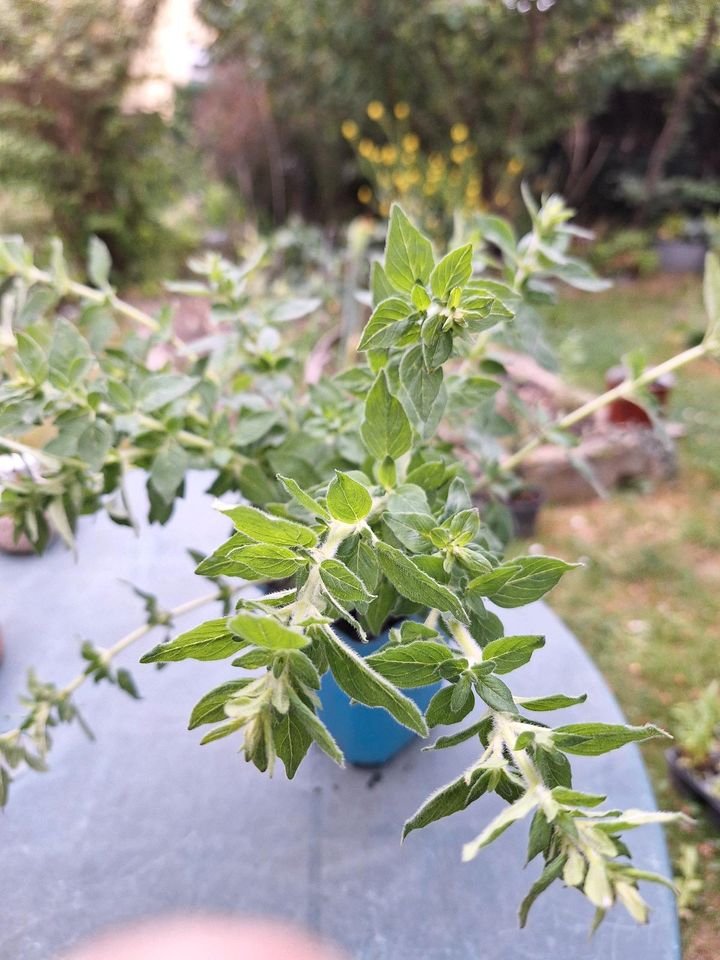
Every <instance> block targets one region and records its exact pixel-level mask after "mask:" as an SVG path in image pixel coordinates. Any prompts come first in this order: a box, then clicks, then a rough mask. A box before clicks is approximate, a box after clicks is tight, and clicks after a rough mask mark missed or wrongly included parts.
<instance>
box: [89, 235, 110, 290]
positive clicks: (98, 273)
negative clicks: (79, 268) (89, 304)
mask: <svg viewBox="0 0 720 960" xmlns="http://www.w3.org/2000/svg"><path fill="white" fill-rule="evenodd" d="M111 267H112V260H111V259H110V251H109V250H108V248H107V246H106V245H105V244H104V243H103V241H102V240H101V239H100V237H95V236H93V237H90V242H89V243H88V262H87V271H88V276H89V277H90V279H91V280H92V282H93V284H94V285H95V286H96V287H98V288H99V289H100V290H106V289H107V288H108V287H109V285H110V268H111Z"/></svg>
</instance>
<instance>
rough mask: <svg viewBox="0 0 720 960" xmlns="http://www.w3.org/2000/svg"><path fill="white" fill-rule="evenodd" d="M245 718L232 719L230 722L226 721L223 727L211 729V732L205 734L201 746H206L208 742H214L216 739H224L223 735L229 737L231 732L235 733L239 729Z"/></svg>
mask: <svg viewBox="0 0 720 960" xmlns="http://www.w3.org/2000/svg"><path fill="white" fill-rule="evenodd" d="M244 722H245V721H244V720H231V721H230V723H225V724H223V725H222V727H215V729H214V730H211V731H210V733H206V734H205V736H204V737H203V738H202V740H201V741H200V744H201V746H204V745H205V744H206V743H213V741H215V740H222V739H223V737H229V736H230V734H232V733H235V731H236V730H239V729H240V728H241V727H242V726H243V724H244Z"/></svg>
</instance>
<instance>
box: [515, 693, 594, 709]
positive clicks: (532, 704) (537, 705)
mask: <svg viewBox="0 0 720 960" xmlns="http://www.w3.org/2000/svg"><path fill="white" fill-rule="evenodd" d="M586 700H587V694H586V693H582V694H580V696H579V697H568V696H566V695H565V694H564V693H553V694H550V695H549V696H547V697H533V698H531V699H528V700H525V699H520V700H518V701H517V703H518V706H520V707H522V708H523V710H536V711H543V710H562V709H563V708H564V707H574V706H575V705H576V704H578V703H585V701H586Z"/></svg>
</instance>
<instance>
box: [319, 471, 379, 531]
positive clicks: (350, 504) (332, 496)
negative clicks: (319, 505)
mask: <svg viewBox="0 0 720 960" xmlns="http://www.w3.org/2000/svg"><path fill="white" fill-rule="evenodd" d="M327 508H328V510H329V511H330V514H331V516H332V517H333V518H334V519H335V520H340V521H341V522H342V523H359V522H360V521H361V520H364V519H365V517H367V515H368V514H369V513H370V511H371V509H372V497H371V496H370V492H369V491H368V489H367V487H365V486H364V485H363V484H362V483H358V481H357V480H353V478H352V477H351V476H350V475H349V474H347V473H343V472H342V471H341V470H336V471H335V479H334V480H333V481H332V482H331V484H330V486H329V487H328V492H327Z"/></svg>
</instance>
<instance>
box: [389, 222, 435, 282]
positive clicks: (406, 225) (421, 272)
mask: <svg viewBox="0 0 720 960" xmlns="http://www.w3.org/2000/svg"><path fill="white" fill-rule="evenodd" d="M433 265H434V257H433V252H432V245H431V243H430V241H429V240H428V239H427V237H424V236H423V235H422V233H420V231H419V230H418V229H417V228H416V227H414V226H413V224H412V223H411V222H410V220H408V218H407V217H406V215H405V213H404V212H403V210H402V209H401V208H400V207H399V206H398V205H397V204H393V207H392V210H391V211H390V226H389V229H388V235H387V242H386V244H385V273H386V275H387V279H388V280H389V281H390V283H391V284H392V285H393V286H394V287H395V288H397V289H398V290H404V291H406V292H407V293H410V292H411V291H412V288H413V287H414V286H415V284H416V283H420V284H422V285H423V286H424V285H425V284H426V283H427V282H428V280H429V278H430V273H431V271H432V269H433Z"/></svg>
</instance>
